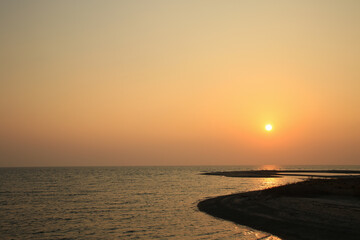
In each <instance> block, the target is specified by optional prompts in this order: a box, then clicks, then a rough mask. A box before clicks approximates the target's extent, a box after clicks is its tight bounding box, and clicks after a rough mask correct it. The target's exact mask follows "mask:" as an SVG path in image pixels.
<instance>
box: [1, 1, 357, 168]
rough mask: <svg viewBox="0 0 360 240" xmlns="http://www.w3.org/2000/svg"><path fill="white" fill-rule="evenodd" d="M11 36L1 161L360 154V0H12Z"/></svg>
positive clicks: (344, 160) (146, 161)
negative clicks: (268, 129)
mask: <svg viewBox="0 0 360 240" xmlns="http://www.w3.org/2000/svg"><path fill="white" fill-rule="evenodd" d="M0 36H1V41H0V166H74V165H76V166H89V165H91V166H92V165H103V166H104V165H227V164H230V165H238V164H240V165H241V164H247V165H248V164H251V165H255V164H280V165H281V164H287V165H297V164H339V165H342V164H359V163H360V1H358V0H353V1H352V0H338V1H332V0H301V1H287V0H274V1H267V0H263V1H261V0H260V1H253V0H249V1H238V0H236V1H235V0H234V1H231V0H228V1H226V0H224V1H211V0H206V1H205V0H204V1H196V0H191V1H184V0H182V1H165V0H164V1H159V0H152V1H147V0H143V1H141V0H131V1H130V0H129V1H1V2H0ZM266 124H271V125H272V127H273V129H272V131H271V132H267V131H265V125H266Z"/></svg>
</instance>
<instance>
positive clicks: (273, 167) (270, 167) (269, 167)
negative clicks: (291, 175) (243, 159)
mask: <svg viewBox="0 0 360 240" xmlns="http://www.w3.org/2000/svg"><path fill="white" fill-rule="evenodd" d="M278 169H279V166H277V165H271V164H270V165H263V166H261V167H260V168H259V170H278Z"/></svg>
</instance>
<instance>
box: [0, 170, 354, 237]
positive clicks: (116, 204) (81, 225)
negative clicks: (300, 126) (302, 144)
mask: <svg viewBox="0 0 360 240" xmlns="http://www.w3.org/2000/svg"><path fill="white" fill-rule="evenodd" d="M309 168H311V167H309ZM312 168H313V167H312ZM322 168H323V169H324V167H322ZM331 168H332V169H334V167H331ZM339 168H340V169H344V167H339ZM249 169H254V168H251V167H78V168H75V167H69V168H0V239H29V238H31V239H63V238H66V239H75V238H76V239H99V238H101V239H259V238H266V237H267V236H268V238H269V239H270V238H275V237H272V236H270V235H269V234H267V233H262V232H259V231H255V230H252V229H249V228H247V227H243V226H240V225H235V224H233V223H231V222H227V221H223V220H219V219H216V218H213V217H211V216H208V215H206V214H204V213H202V212H199V211H198V210H197V208H196V204H197V202H198V201H199V200H201V199H204V198H206V197H212V196H218V195H224V194H230V193H235V192H241V191H250V190H257V189H263V188H267V187H272V186H276V185H281V184H284V183H287V182H295V181H297V180H298V179H299V178H297V177H286V178H267V179H266V178H265V179H260V178H258V179H256V178H253V179H252V178H227V177H220V176H204V175H200V174H199V173H201V172H203V171H227V170H249ZM292 169H293V168H292ZM298 169H304V167H301V168H298ZM305 169H306V168H305ZM325 169H329V168H325ZM345 169H346V168H345ZM351 169H353V168H351Z"/></svg>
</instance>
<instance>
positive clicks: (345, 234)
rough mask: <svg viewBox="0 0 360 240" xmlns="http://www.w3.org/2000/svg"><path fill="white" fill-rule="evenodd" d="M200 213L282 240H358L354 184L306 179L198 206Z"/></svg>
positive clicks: (359, 213)
mask: <svg viewBox="0 0 360 240" xmlns="http://www.w3.org/2000/svg"><path fill="white" fill-rule="evenodd" d="M197 207H198V209H199V210H200V211H202V212H205V213H207V214H210V215H212V216H214V217H217V218H221V219H225V220H230V221H232V222H235V223H237V224H241V225H245V226H248V227H251V228H254V229H257V230H260V231H264V232H268V233H270V234H273V235H275V236H278V237H280V238H282V239H290V240H292V239H334V240H335V239H360V229H359V226H360V178H359V177H351V176H348V177H346V178H345V177H343V178H330V179H329V178H325V179H308V180H305V181H302V182H297V183H293V184H288V185H283V186H279V187H274V188H269V189H265V190H260V191H252V192H245V193H237V194H231V195H225V196H219V197H215V198H210V199H206V200H203V201H200V202H199V203H198V205H197Z"/></svg>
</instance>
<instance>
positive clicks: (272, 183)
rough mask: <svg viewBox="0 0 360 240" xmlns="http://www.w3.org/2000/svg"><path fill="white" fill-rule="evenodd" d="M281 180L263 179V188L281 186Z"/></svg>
mask: <svg viewBox="0 0 360 240" xmlns="http://www.w3.org/2000/svg"><path fill="white" fill-rule="evenodd" d="M280 179H281V178H261V186H262V187H263V188H272V187H275V186H278V185H280V182H281V180H280Z"/></svg>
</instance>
